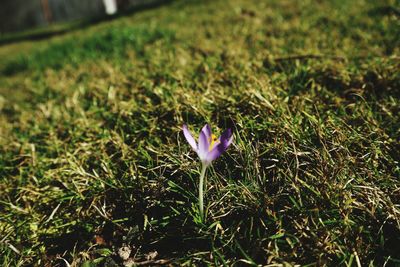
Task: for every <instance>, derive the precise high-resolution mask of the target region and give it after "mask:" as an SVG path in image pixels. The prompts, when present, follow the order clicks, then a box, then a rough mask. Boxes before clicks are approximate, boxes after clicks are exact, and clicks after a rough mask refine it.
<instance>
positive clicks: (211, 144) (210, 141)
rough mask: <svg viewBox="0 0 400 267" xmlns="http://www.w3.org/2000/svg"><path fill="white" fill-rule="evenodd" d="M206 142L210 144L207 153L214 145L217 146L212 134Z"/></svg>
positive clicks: (216, 139) (215, 138)
mask: <svg viewBox="0 0 400 267" xmlns="http://www.w3.org/2000/svg"><path fill="white" fill-rule="evenodd" d="M208 142H209V143H210V146H209V147H208V150H209V151H211V150H212V149H213V148H214V146H215V145H217V144H219V140H218V138H217V137H216V136H215V135H213V134H211V137H210V140H208Z"/></svg>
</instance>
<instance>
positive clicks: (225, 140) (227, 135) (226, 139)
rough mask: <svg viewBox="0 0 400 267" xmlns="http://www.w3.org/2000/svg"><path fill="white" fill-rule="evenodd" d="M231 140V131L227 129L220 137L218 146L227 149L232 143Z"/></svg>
mask: <svg viewBox="0 0 400 267" xmlns="http://www.w3.org/2000/svg"><path fill="white" fill-rule="evenodd" d="M232 140H233V135H232V130H231V129H227V130H225V132H223V133H222V135H221V137H220V138H219V141H220V142H221V143H220V144H221V145H222V146H223V147H224V148H225V149H227V148H228V146H229V145H230V144H231V143H232Z"/></svg>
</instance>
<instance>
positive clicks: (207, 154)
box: [183, 124, 233, 219]
mask: <svg viewBox="0 0 400 267" xmlns="http://www.w3.org/2000/svg"><path fill="white" fill-rule="evenodd" d="M183 134H184V135H185V138H186V140H187V141H188V143H189V145H190V146H191V147H192V149H193V150H194V151H195V152H196V153H197V155H198V156H199V158H200V161H201V165H202V168H201V173H200V183H199V208H200V216H201V218H202V219H203V214H204V208H203V187H204V186H203V183H204V176H205V173H206V169H207V167H208V166H209V165H210V164H211V162H212V161H213V160H215V159H217V158H218V157H219V156H221V154H222V153H223V152H224V151H225V150H227V148H228V146H229V145H230V144H231V143H232V140H233V135H232V131H231V129H227V130H226V131H225V132H223V133H222V135H221V137H220V138H217V137H216V136H215V135H213V134H212V131H211V127H210V125H208V124H206V125H204V127H203V129H201V131H200V135H199V141H198V143H196V141H195V139H194V138H193V136H192V134H191V133H190V131H189V130H188V128H187V126H186V125H183Z"/></svg>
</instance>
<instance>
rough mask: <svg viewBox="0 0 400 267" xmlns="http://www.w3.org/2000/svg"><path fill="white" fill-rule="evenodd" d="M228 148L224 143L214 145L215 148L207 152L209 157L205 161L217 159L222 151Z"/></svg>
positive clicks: (209, 161)
mask: <svg viewBox="0 0 400 267" xmlns="http://www.w3.org/2000/svg"><path fill="white" fill-rule="evenodd" d="M225 150H226V149H225V148H224V146H223V145H222V143H220V144H218V145H216V146H214V148H213V149H212V150H211V151H210V152H208V153H207V157H206V159H205V161H206V162H207V163H211V161H213V160H215V159H217V158H218V157H219V156H221V154H222V153H224V151H225Z"/></svg>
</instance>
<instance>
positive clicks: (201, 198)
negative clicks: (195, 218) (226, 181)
mask: <svg viewBox="0 0 400 267" xmlns="http://www.w3.org/2000/svg"><path fill="white" fill-rule="evenodd" d="M206 169H207V165H205V164H202V165H201V173H200V183H199V208H200V217H201V219H202V220H203V219H204V202H203V187H204V176H205V174H206Z"/></svg>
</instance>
